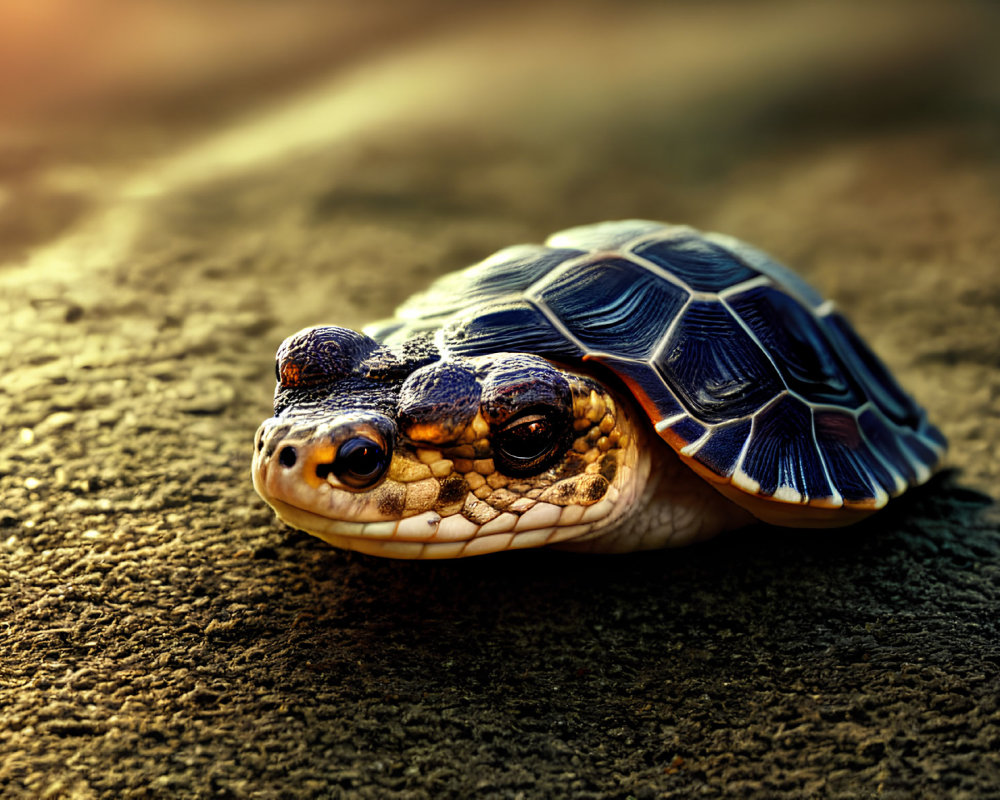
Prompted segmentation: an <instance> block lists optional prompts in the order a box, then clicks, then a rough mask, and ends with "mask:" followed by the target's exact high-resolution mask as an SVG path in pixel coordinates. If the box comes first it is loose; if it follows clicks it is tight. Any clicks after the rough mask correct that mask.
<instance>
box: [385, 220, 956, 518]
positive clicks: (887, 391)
mask: <svg viewBox="0 0 1000 800" xmlns="http://www.w3.org/2000/svg"><path fill="white" fill-rule="evenodd" d="M428 330H434V331H436V335H437V337H438V344H439V346H440V347H441V348H442V349H443V350H444V351H446V352H450V353H454V354H456V355H462V356H477V355H486V354H490V353H497V352H526V353H532V354H535V355H540V356H544V357H548V358H552V359H555V360H558V361H562V362H570V363H572V362H581V361H583V360H584V359H587V360H589V361H591V362H596V363H598V364H601V365H602V366H603V367H604V368H606V369H610V370H611V371H612V372H613V373H615V374H616V375H617V376H618V377H619V378H620V379H621V380H622V381H623V382H624V383H625V384H626V385H627V386H628V387H629V388H630V389H631V390H632V391H633V392H635V393H636V395H637V397H638V399H639V400H640V402H641V403H642V405H643V407H644V408H645V409H646V411H647V412H648V413H649V414H650V416H651V418H652V421H653V423H654V424H655V426H656V430H657V431H658V432H659V433H660V435H661V436H663V438H664V439H665V440H666V441H667V442H669V443H670V444H671V446H673V447H674V448H675V449H677V450H678V451H679V452H680V453H681V455H682V456H684V457H686V458H688V459H690V460H691V461H692V462H694V463H695V464H696V465H697V466H698V467H700V468H701V469H703V470H705V471H706V472H708V473H711V474H714V475H715V476H718V478H719V479H722V480H727V481H729V482H730V483H731V484H732V485H733V486H734V487H736V488H737V489H741V490H743V491H745V492H748V493H750V494H754V495H759V496H764V497H772V498H774V499H775V500H782V501H785V502H793V503H795V502H797V503H813V504H818V505H821V506H824V507H838V506H842V505H846V506H848V507H851V506H855V507H857V506H861V507H866V508H877V507H880V506H882V505H883V504H884V503H885V502H886V500H887V499H888V497H890V496H894V495H897V494H899V493H900V492H902V491H903V490H904V489H905V488H906V487H907V486H908V485H911V486H912V485H916V484H918V483H921V482H923V481H924V480H926V479H927V477H928V476H929V475H930V473H931V471H932V469H933V468H934V467H935V466H936V464H937V463H938V462H939V461H940V459H941V456H942V455H943V453H944V449H945V439H944V437H943V436H942V435H941V433H940V432H939V431H938V430H937V429H936V428H935V427H933V426H932V425H931V424H930V423H929V422H928V421H927V417H926V414H925V413H924V411H923V409H921V408H920V407H919V406H917V405H916V403H914V401H913V400H912V399H911V398H910V397H909V396H908V395H907V394H906V393H905V392H903V390H902V389H900V387H899V385H898V384H897V383H896V381H895V380H894V379H893V378H892V376H891V375H890V374H889V372H888V370H887V369H886V367H885V365H883V364H882V362H881V361H880V360H879V359H878V357H877V356H875V354H874V353H872V351H871V350H870V349H869V348H868V347H867V346H866V345H865V344H864V343H863V342H862V341H861V339H860V338H859V337H858V335H857V334H856V333H855V332H854V330H853V328H851V326H850V325H849V324H848V322H847V321H846V319H844V317H843V316H841V315H840V314H839V313H837V312H836V311H834V310H833V306H832V304H831V303H829V302H826V301H824V300H823V298H822V297H821V296H820V295H819V293H818V292H817V291H816V290H815V289H813V288H812V287H811V286H809V285H808V284H807V283H805V281H803V280H802V279H801V278H799V277H798V276H797V275H796V274H795V273H793V272H792V271H791V270H789V269H788V268H786V267H783V266H781V265H780V264H778V263H776V262H775V261H773V260H772V259H771V258H770V257H769V256H767V255H766V254H765V253H763V252H761V251H760V250H757V249H755V248H753V247H751V246H750V245H747V244H745V243H743V242H740V241H739V240H737V239H733V238H731V237H728V236H723V235H721V234H713V233H709V234H702V233H699V232H698V231H695V230H693V229H691V228H687V227H682V226H674V225H663V224H660V223H655V222H647V221H641V220H629V221H623V222H606V223H601V224H597V225H588V226H584V227H580V228H572V229H570V230H566V231H562V232H560V233H557V234H555V235H554V236H552V237H550V238H549V240H548V242H547V243H546V246H544V247H541V246H527V245H526V246H519V247H512V248H507V249H506V250H502V251H500V252H499V253H497V254H496V255H494V256H492V257H490V258H488V259H486V260H485V261H483V262H481V263H479V264H477V265H475V266H472V267H470V268H469V269H467V270H464V271H461V272H457V273H453V274H451V275H447V276H445V277H444V278H441V279H440V280H438V281H437V282H436V283H435V284H433V285H432V286H431V287H430V289H429V290H428V291H427V292H424V293H423V294H420V295H417V296H416V297H414V298H412V299H411V300H410V301H408V302H407V303H406V304H405V305H403V306H402V307H401V308H400V309H399V311H398V312H397V317H396V319H394V320H392V321H390V322H389V323H387V324H383V325H382V326H373V327H372V328H370V329H368V330H367V332H368V333H370V335H372V336H374V337H375V338H378V339H381V340H383V341H385V342H386V343H388V344H393V343H394V342H400V341H403V340H405V339H407V338H409V337H411V336H413V335H416V334H418V333H426V332H427V331H428Z"/></svg>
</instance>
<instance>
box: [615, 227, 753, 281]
mask: <svg viewBox="0 0 1000 800" xmlns="http://www.w3.org/2000/svg"><path fill="white" fill-rule="evenodd" d="M632 252H633V253H635V254H636V255H637V256H640V257H641V258H644V259H646V260H647V261H650V262H652V263H653V264H656V265H657V266H658V267H661V268H662V269H664V270H666V271H667V272H668V273H670V274H671V275H673V276H675V277H676V278H679V279H680V280H682V281H683V282H684V283H685V284H687V285H688V286H690V287H691V288H692V289H694V290H695V291H699V292H719V291H722V290H723V289H725V288H727V287H730V286H735V285H736V284H738V283H742V282H743V281H748V280H751V279H753V278H756V277H757V276H758V274H759V273H758V272H757V271H756V270H753V269H750V267H748V266H747V265H746V264H744V263H743V262H741V261H739V260H738V259H735V258H733V256H732V254H731V253H729V252H727V251H726V250H724V249H723V248H721V247H719V246H718V245H715V244H712V243H711V242H708V241H706V240H705V239H704V238H702V237H700V236H695V235H693V234H692V235H688V236H679V237H675V238H670V239H658V240H653V241H649V242H645V243H642V244H640V245H638V246H637V247H635V248H634V249H633V250H632Z"/></svg>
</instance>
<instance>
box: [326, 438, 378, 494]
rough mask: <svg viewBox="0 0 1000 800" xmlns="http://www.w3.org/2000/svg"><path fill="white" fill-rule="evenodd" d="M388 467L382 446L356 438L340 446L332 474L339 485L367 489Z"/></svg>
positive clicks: (368, 440) (369, 440)
mask: <svg viewBox="0 0 1000 800" xmlns="http://www.w3.org/2000/svg"><path fill="white" fill-rule="evenodd" d="M388 467H389V456H388V454H387V453H386V452H385V449H384V448H383V447H382V445H380V444H378V443H377V442H373V441H372V440H371V439H366V438H364V437H363V436H357V437H355V438H354V439H348V440H347V441H346V442H344V443H343V444H342V445H341V446H340V449H339V450H338V451H337V457H336V458H335V459H334V461H333V474H334V475H336V476H337V478H338V479H339V480H340V481H341V483H346V484H347V485H348V486H352V487H354V488H355V489H367V488H368V487H369V486H373V485H374V484H375V483H377V482H378V480H379V478H381V477H382V475H383V474H384V473H385V471H386V469H388Z"/></svg>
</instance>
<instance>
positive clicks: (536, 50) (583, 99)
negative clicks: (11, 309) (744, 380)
mask: <svg viewBox="0 0 1000 800" xmlns="http://www.w3.org/2000/svg"><path fill="white" fill-rule="evenodd" d="M998 23H1000V15H998V13H997V10H996V8H995V6H994V5H993V4H988V3H982V4H978V3H968V2H961V1H959V2H940V3H932V2H887V3H879V4H870V3H860V2H856V3H852V2H846V3H794V2H773V1H770V2H768V1H765V2H758V3H742V2H712V3H695V2H675V3H659V2H642V1H639V2H626V3H622V2H595V0H583V2H558V1H557V2H547V3H529V2H507V3H502V4H475V3H473V4H469V3H461V2H455V1H454V0H421V2H386V3H378V4H365V3H357V2H334V3H331V2H325V1H324V0H284V1H282V2H265V1H264V0H255V1H254V2H245V1H244V0H217V2H213V3H203V2H197V0H177V1H176V2H171V3H166V4H154V3H132V2H128V0H75V1H74V2H60V1H59V0H39V1H38V2H30V3H28V2H16V3H5V4H3V7H2V8H0V202H2V204H3V205H2V206H0V208H2V211H3V213H2V217H0V219H2V222H0V226H2V227H0V254H2V255H6V256H16V254H17V253H19V252H23V248H25V247H30V246H31V245H33V244H37V243H38V242H40V241H44V240H45V239H47V238H49V237H52V236H54V235H56V234H57V233H58V232H59V231H61V230H62V229H64V228H65V227H66V226H67V225H69V224H71V223H72V222H73V221H74V220H75V219H76V218H78V217H79V215H80V214H82V213H84V212H85V211H86V210H87V209H88V207H89V206H90V205H91V204H92V203H93V202H94V201H95V200H97V199H107V197H108V196H109V195H110V194H113V193H114V192H116V191H120V190H121V189H122V188H123V186H124V185H126V184H128V182H129V181H130V180H133V181H134V180H136V179H137V173H138V172H139V171H140V170H141V169H142V168H144V167H147V166H149V165H150V164H151V163H153V162H163V161H164V160H165V159H168V158H169V157H170V156H171V155H176V154H178V153H182V152H185V151H188V150H190V148H192V147H193V146H194V145H195V144H196V143H205V140H206V139H207V138H209V137H211V136H212V135H213V134H214V135H216V136H217V135H218V134H219V133H220V132H223V131H233V130H237V131H240V132H241V133H242V135H241V136H235V137H231V138H229V139H225V138H222V139H220V140H219V141H216V142H215V144H216V148H215V150H206V151H204V152H202V153H201V160H198V159H194V160H192V161H189V162H188V163H186V165H185V166H184V167H183V169H181V170H180V172H178V173H174V174H173V175H172V177H171V178H169V179H168V180H177V179H179V178H181V177H183V178H184V179H194V180H201V181H206V180H210V179H212V178H213V177H214V176H215V175H216V174H217V173H218V172H219V171H222V170H225V169H230V170H232V169H241V168H244V167H245V166H246V165H247V164H248V163H255V164H256V165H258V166H259V165H260V163H261V162H262V161H263V160H265V159H268V158H272V159H273V158H277V157H284V156H287V154H288V153H289V151H292V150H294V149H296V148H299V149H301V148H303V147H313V148H316V147H323V148H327V150H329V149H331V148H333V147H336V146H338V145H339V146H341V147H343V146H344V145H345V143H348V144H350V143H352V142H353V143H356V142H357V141H359V140H366V141H368V142H370V143H371V144H372V146H376V145H381V146H383V147H384V146H386V145H385V143H384V142H385V140H386V139H389V140H390V141H391V142H392V144H391V146H390V149H392V150H395V151H397V152H398V151H399V149H400V148H404V149H405V148H406V147H408V146H409V147H410V148H411V155H416V154H417V152H419V157H420V160H421V161H423V162H424V163H423V164H420V165H417V164H413V165H411V166H410V167H409V169H408V173H409V176H408V177H409V180H410V181H411V182H412V181H419V180H420V178H419V177H418V176H417V175H416V173H418V172H420V171H421V170H423V171H424V172H425V173H426V174H428V175H433V178H430V177H429V178H427V180H428V181H431V182H436V183H450V182H451V181H450V177H451V176H452V175H456V174H458V173H463V174H464V170H462V169H461V168H462V166H463V164H461V163H456V162H461V161H463V159H464V160H466V161H468V160H471V159H474V158H475V157H476V156H477V153H478V151H480V150H489V151H490V152H489V154H488V155H487V156H486V163H484V164H483V165H482V169H483V171H484V172H487V171H488V174H483V175H476V174H475V171H474V170H473V171H472V173H471V174H469V175H466V177H465V178H464V180H466V181H468V182H475V181H476V180H477V179H478V180H480V181H481V182H482V183H483V184H489V183H495V182H498V181H499V182H504V186H503V187H500V188H498V189H497V190H496V191H506V190H509V193H510V195H511V196H512V197H513V196H516V197H517V198H518V201H519V202H522V203H523V204H524V205H523V207H522V208H520V209H513V210H512V209H509V208H505V207H504V206H509V202H510V201H509V200H507V201H505V202H502V203H498V204H497V205H498V207H497V209H496V213H497V214H501V215H502V214H504V213H508V214H509V213H515V214H521V215H535V214H537V213H539V212H540V211H541V212H542V213H544V211H545V209H544V208H541V209H540V208H539V206H542V207H547V206H549V205H550V204H551V202H552V199H553V198H552V197H551V196H545V193H544V191H543V192H542V195H543V196H541V197H539V196H538V188H539V187H538V186H537V185H536V184H537V183H539V182H543V183H551V182H557V183H558V186H557V188H558V190H560V191H561V192H562V198H563V199H564V200H565V202H566V203H571V202H572V203H573V204H580V205H581V206H582V207H580V208H578V209H574V213H573V214H570V215H567V219H568V221H570V222H576V221H580V220H581V219H583V218H588V219H589V218H592V217H595V216H600V215H609V214H610V215H612V216H614V215H618V216H620V215H623V214H632V213H641V214H643V215H646V216H650V215H652V216H660V217H662V216H666V215H668V214H673V213H683V214H684V216H685V217H686V218H687V217H690V216H691V215H692V214H693V213H697V211H699V210H700V208H701V207H702V206H703V205H704V204H706V203H714V202H717V198H716V196H715V195H714V193H713V192H714V190H715V189H716V188H717V186H718V182H719V181H724V180H726V179H727V178H729V177H732V174H733V173H734V172H738V171H739V170H740V169H741V168H743V167H746V166H747V165H751V164H752V165H756V166H757V167H758V168H759V169H761V170H762V171H766V170H767V169H768V166H767V164H768V159H769V158H770V159H773V158H777V157H780V158H789V157H797V158H800V159H803V162H804V163H803V164H802V168H803V169H808V168H809V165H810V164H811V163H814V161H815V159H810V158H809V157H808V155H804V154H808V153H809V152H814V153H815V152H817V151H821V150H822V149H824V148H829V147H832V146H835V145H836V144H837V143H838V142H842V141H844V140H845V138H855V139H856V138H857V137H859V136H860V135H872V134H876V133H877V134H879V135H881V136H890V135H892V133H893V132H894V131H900V130H907V131H910V132H912V131H925V132H933V131H934V130H935V129H939V128H940V127H941V126H942V124H944V123H954V122H956V121H959V122H961V123H962V124H963V125H965V126H966V128H967V131H968V135H969V137H971V138H970V139H968V140H967V141H966V143H965V145H964V146H966V147H975V146H976V144H977V141H978V140H977V139H976V132H975V131H973V130H972V129H971V128H972V127H974V126H975V124H976V123H979V124H980V125H982V126H988V127H989V131H988V132H987V131H985V130H980V131H979V134H980V135H993V134H994V133H995V128H994V127H993V126H994V125H995V123H996V112H997V107H998V104H1000V80H998V72H1000V67H998V63H997V62H998V60H1000V55H998V54H997V49H996V48H995V47H993V43H994V42H995V36H996V32H997V31H998V30H1000V26H998ZM255 119H256V120H257V122H258V123H259V124H258V125H257V127H256V128H255V127H254V125H253V122H254V120H255ZM401 126H405V130H407V131H410V135H409V136H407V135H405V134H404V131H403V130H402V129H401ZM428 132H432V133H433V135H434V137H436V141H437V142H440V146H438V147H436V148H434V149H435V152H434V154H433V157H432V159H431V161H432V162H437V163H427V162H428V149H429V148H427V147H421V146H418V145H417V141H418V140H420V141H423V140H424V138H425V137H426V136H427V134H428ZM401 134H404V135H401ZM255 137H256V138H255ZM407 139H409V141H407ZM501 150H502V151H503V152H498V151H501ZM188 155H191V154H190V153H188ZM161 166H162V163H161ZM173 167H176V168H180V167H181V165H178V164H175V165H173ZM830 169H835V168H832V167H831V168H830ZM497 170H500V171H502V172H503V173H504V174H503V175H496V174H495V172H496V171H497ZM540 171H544V172H545V173H546V175H545V176H544V177H540V176H538V175H537V173H538V172H540ZM616 171H619V172H620V173H621V174H622V180H621V181H618V182H615V181H614V176H613V173H615V172H616ZM598 172H600V173H601V174H600V175H596V174H595V173H598ZM609 173H611V174H610V175H609ZM148 178H149V176H145V178H144V179H145V180H148ZM828 179H829V180H833V179H834V177H832V176H831V177H828ZM371 180H372V183H373V184H377V183H378V178H377V176H373V177H372V178H371ZM637 180H638V181H644V184H645V183H648V186H647V185H641V186H638V187H636V186H634V185H630V183H629V182H634V181H637ZM885 180H888V178H886V179H885ZM667 183H669V184H672V185H674V186H676V185H678V184H681V185H685V189H686V190H687V191H689V192H690V194H689V196H688V197H686V198H685V199H684V201H683V203H681V204H680V205H681V206H683V207H680V208H678V207H677V206H678V203H676V202H669V200H670V198H668V197H667V195H671V197H672V196H673V195H674V194H677V193H676V192H673V191H672V190H671V189H660V190H658V189H657V186H662V185H664V184H667ZM598 187H599V188H598ZM132 188H133V189H134V188H136V187H135V186H132ZM145 188H146V189H149V188H150V187H148V186H146V187H145ZM158 188H160V189H162V186H159V187H158ZM398 188H399V190H400V191H399V195H398V204H399V205H405V204H406V203H407V202H409V201H418V200H419V198H415V197H411V196H409V195H408V194H407V192H408V191H409V190H411V189H412V188H413V187H412V186H408V185H403V186H399V187H398ZM372 191H384V192H386V193H389V192H390V190H389V188H388V187H382V186H377V187H373V188H372ZM462 191H463V190H457V189H455V190H453V192H452V193H453V194H455V193H457V194H458V195H459V196H457V197H455V199H456V201H458V202H461V201H462V200H464V199H467V198H468V195H474V194H476V192H477V190H476V187H474V186H473V187H465V189H464V192H465V194H462ZM649 191H652V192H653V200H654V201H655V203H649V202H648V200H649V197H648V192H649ZM486 192H487V190H485V189H481V190H479V193H480V195H481V194H483V193H486ZM609 192H610V196H609ZM595 195H600V196H599V197H597V196H595ZM630 197H633V198H634V197H640V198H641V200H640V201H639V202H633V201H631V200H630ZM330 199H331V202H333V203H335V204H338V205H339V206H340V207H345V206H348V205H350V197H349V196H348V195H347V194H345V195H344V196H343V197H331V198H330ZM637 206H638V207H637ZM588 212H589V213H588Z"/></svg>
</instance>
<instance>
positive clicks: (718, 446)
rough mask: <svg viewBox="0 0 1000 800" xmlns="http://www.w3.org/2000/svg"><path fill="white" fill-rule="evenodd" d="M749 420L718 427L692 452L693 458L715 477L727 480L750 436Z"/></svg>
mask: <svg viewBox="0 0 1000 800" xmlns="http://www.w3.org/2000/svg"><path fill="white" fill-rule="evenodd" d="M750 426H751V421H750V419H742V420H740V421H739V422H736V423H734V424H732V425H720V426H719V427H717V428H716V429H715V430H713V431H712V433H711V435H710V436H709V437H708V439H706V440H705V442H704V443H703V444H702V445H701V446H700V447H699V448H698V449H697V450H696V451H695V452H694V458H695V460H696V461H698V462H699V463H700V464H701V465H702V466H704V467H706V468H708V469H709V470H711V471H712V472H714V473H715V474H716V475H719V476H721V477H724V478H728V477H729V476H731V475H732V474H733V471H734V470H735V469H736V465H737V464H738V463H739V460H740V454H741V453H742V452H743V447H744V445H745V444H746V440H747V437H748V436H749V435H750Z"/></svg>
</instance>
